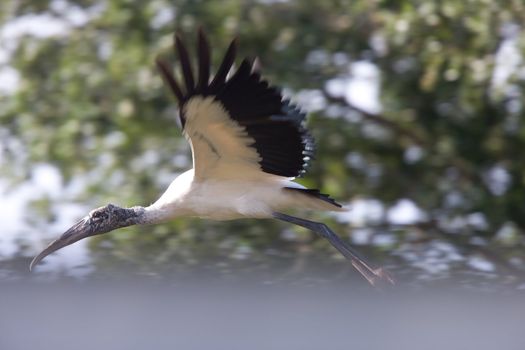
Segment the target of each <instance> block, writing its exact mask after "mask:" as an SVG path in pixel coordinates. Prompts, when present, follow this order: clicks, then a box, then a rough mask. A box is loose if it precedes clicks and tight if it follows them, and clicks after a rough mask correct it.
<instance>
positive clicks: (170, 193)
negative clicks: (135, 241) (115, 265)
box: [30, 30, 393, 284]
mask: <svg viewBox="0 0 525 350" xmlns="http://www.w3.org/2000/svg"><path fill="white" fill-rule="evenodd" d="M197 41H198V44H197V56H198V60H197V74H196V75H195V76H194V70H193V67H192V62H191V60H190V55H189V54H188V50H187V48H186V46H185V44H184V43H183V41H182V39H181V37H180V35H178V34H175V36H174V48H175V50H176V52H177V53H178V57H179V61H180V69H181V73H182V77H183V84H182V83H180V82H178V81H177V79H176V78H175V73H174V67H173V64H172V62H170V61H169V60H166V59H164V58H161V57H160V56H159V57H158V58H157V60H156V64H157V67H158V70H159V72H160V74H161V75H162V77H163V79H164V81H165V83H166V84H167V85H168V86H169V88H170V89H171V92H172V93H173V94H174V95H175V97H176V98H177V100H178V106H179V118H180V122H181V125H182V132H183V134H184V136H185V137H186V139H187V140H188V142H189V143H190V146H191V151H192V158H193V168H192V169H190V170H188V171H186V172H184V173H182V174H181V175H179V176H178V177H177V178H175V180H174V181H173V182H172V183H171V184H170V185H169V187H168V189H167V190H166V191H165V192H164V193H163V194H162V195H161V196H160V198H159V199H158V200H157V201H156V202H155V203H153V204H151V205H150V206H147V207H143V206H135V207H131V208H121V207H119V206H116V205H113V204H108V205H106V206H103V207H100V208H97V209H95V210H93V211H91V212H90V213H89V214H88V215H87V216H85V217H84V218H83V219H81V220H80V221H79V222H78V223H76V224H75V225H74V226H73V227H71V228H70V229H69V230H67V231H66V232H65V233H64V234H63V235H62V236H60V237H59V238H58V239H56V240H55V241H53V242H51V243H50V244H49V246H48V247H47V248H45V249H44V250H43V251H42V252H41V253H40V254H38V255H37V256H36V257H35V258H34V259H33V261H32V262H31V265H30V269H33V267H34V266H35V265H36V264H38V263H39V262H40V261H41V260H42V259H43V258H44V257H46V256H47V255H49V254H51V253H53V252H54V251H56V250H58V249H61V248H63V247H65V246H68V245H70V244H72V243H75V242H77V241H79V240H81V239H84V238H86V237H91V236H95V235H100V234H103V233H107V232H110V231H113V230H115V229H118V228H122V227H126V226H130V225H147V224H155V223H161V222H165V221H168V220H171V219H174V218H178V217H182V216H192V217H200V218H206V219H212V220H232V219H239V218H275V219H278V220H281V221H285V222H288V223H292V224H295V225H299V226H302V227H304V228H307V229H309V230H311V231H313V232H315V233H317V234H319V235H320V236H321V237H323V238H325V239H327V240H328V242H330V244H332V245H333V246H334V247H335V248H336V249H337V250H338V251H339V252H341V254H343V255H344V256H345V257H346V258H347V259H349V260H350V261H351V263H352V265H353V266H354V267H355V268H356V269H357V271H359V272H360V273H361V274H362V275H363V276H364V277H365V278H366V279H367V280H368V282H370V283H371V284H375V283H376V282H378V281H381V280H383V281H387V282H390V283H393V280H392V278H391V277H390V276H389V274H388V273H387V272H386V271H385V270H384V269H383V268H373V267H371V266H370V264H368V263H367V262H366V261H365V260H364V259H363V258H361V257H360V256H359V254H358V253H357V252H356V251H355V250H354V249H353V248H352V247H351V246H350V244H349V243H347V242H345V241H344V240H343V239H341V238H340V237H339V236H338V235H337V234H336V233H334V232H333V231H332V230H330V228H328V227H327V226H326V225H325V224H323V223H320V222H315V221H310V220H307V219H304V218H300V217H295V216H291V215H288V214H285V213H284V211H286V210H288V209H309V210H324V211H341V210H344V209H343V208H342V206H341V205H340V204H338V203H337V202H336V201H335V200H334V199H332V198H331V197H329V196H328V195H325V194H322V193H320V191H319V190H317V189H309V188H305V187H304V186H302V185H300V184H298V183H296V182H294V181H293V180H294V178H296V177H298V176H300V175H302V174H303V173H304V172H305V170H306V167H307V165H308V163H309V161H310V159H311V158H312V155H313V152H314V141H313V138H312V136H311V135H310V133H309V132H308V130H307V129H306V127H305V125H304V120H305V117H306V114H305V113H303V112H302V111H301V110H300V109H299V108H298V107H297V106H295V105H294V104H292V103H291V102H290V101H289V100H288V99H285V98H283V96H282V95H281V93H280V91H279V90H278V89H277V88H275V87H273V86H270V85H269V84H268V82H267V81H265V80H263V79H262V78H261V75H260V72H259V71H260V69H259V65H258V63H257V60H254V61H251V60H249V59H244V60H243V61H242V62H241V63H240V65H239V66H238V68H237V69H236V70H235V71H234V72H231V71H232V70H233V69H232V67H233V65H234V63H235V56H236V50H237V40H236V39H234V40H233V41H232V42H231V44H230V45H229V47H228V48H227V50H226V53H225V55H224V58H223V60H222V63H221V64H220V66H219V68H218V69H217V71H216V72H215V75H214V76H213V77H211V76H210V61H211V52H210V46H209V43H208V39H207V37H206V35H205V34H204V32H203V31H202V30H199V33H198V40H197Z"/></svg>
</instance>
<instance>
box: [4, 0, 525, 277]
mask: <svg viewBox="0 0 525 350" xmlns="http://www.w3.org/2000/svg"><path fill="white" fill-rule="evenodd" d="M60 3H61V4H62V5H64V4H66V6H62V8H66V11H61V10H59V9H57V6H56V4H57V1H23V0H20V1H17V2H16V5H13V4H12V3H10V2H3V3H2V4H1V5H0V11H1V17H0V18H1V19H2V20H3V21H4V22H6V21H9V20H12V19H14V18H17V17H20V16H23V15H27V14H42V13H48V14H51V15H52V16H54V17H57V18H62V19H65V20H66V21H67V20H68V17H67V16H68V15H67V13H68V11H67V9H68V8H69V9H71V8H80V9H84V10H86V11H88V12H90V13H94V14H93V15H92V18H91V19H90V20H89V21H87V22H86V23H85V24H82V25H78V26H75V25H73V26H72V27H71V30H70V31H69V32H68V33H67V34H65V35H59V36H55V37H51V38H46V39H41V38H36V37H32V36H26V37H24V38H23V39H22V40H21V41H20V43H19V45H18V48H17V49H16V52H14V56H13V57H12V59H11V62H10V63H11V64H12V65H13V66H14V67H15V68H16V69H17V70H18V71H19V72H20V74H21V77H22V81H21V87H20V89H19V90H18V91H17V92H16V93H15V94H14V95H8V96H2V97H0V123H1V127H2V128H5V129H7V130H8V131H9V134H10V135H12V136H14V137H16V138H18V139H20V140H21V141H22V143H23V145H24V146H25V148H26V151H27V155H28V157H27V159H26V160H25V162H24V165H25V167H24V169H25V173H24V172H22V173H16V174H15V173H13V172H12V171H11V170H9V169H2V171H1V174H2V175H3V176H11V177H12V178H18V180H19V181H23V179H24V178H26V177H27V176H28V174H29V173H30V171H31V168H32V165H33V164H35V163H52V164H54V165H56V166H57V167H58V168H59V169H60V171H61V172H62V175H63V176H64V179H65V181H66V182H69V181H72V180H73V179H75V178H82V179H85V181H86V183H87V184H88V185H89V188H88V189H87V190H86V191H85V192H84V193H83V195H82V196H79V198H76V200H78V201H83V202H85V203H90V204H93V206H94V207H95V206H99V205H102V204H105V203H106V202H113V203H117V204H121V205H135V204H142V205H147V204H148V203H150V202H153V201H154V200H155V199H156V198H157V196H158V195H159V194H160V193H161V192H162V191H163V190H164V189H165V188H166V186H167V185H168V183H169V181H171V179H172V178H173V177H174V176H175V175H176V174H177V173H179V172H182V171H184V170H185V169H187V168H188V167H189V166H191V159H190V157H189V147H188V146H187V145H186V142H185V140H184V139H183V137H181V133H180V131H179V129H178V127H177V124H176V123H177V122H176V110H177V109H176V105H175V103H174V99H172V98H171V96H169V91H168V89H166V88H165V87H164V86H163V84H162V81H161V79H160V77H159V75H158V74H157V72H156V70H155V68H154V65H153V62H154V58H155V56H156V55H158V54H164V55H169V54H171V40H172V34H173V32H174V31H175V30H177V29H178V30H180V31H182V32H183V33H184V36H185V38H186V41H187V42H188V43H193V42H194V41H195V37H196V30H197V28H198V27H199V26H202V27H203V28H205V30H206V31H207V33H208V34H209V37H210V42H211V43H212V46H213V47H214V49H215V51H214V53H215V55H214V57H213V59H214V62H215V66H216V64H217V61H218V59H220V57H221V55H222V52H223V50H224V48H225V47H226V46H227V44H228V42H229V40H231V38H232V37H234V36H238V37H239V38H240V56H251V57H254V56H259V57H260V59H261V62H262V66H263V75H264V76H265V77H266V78H267V79H268V80H269V81H271V82H272V83H273V84H276V85H279V86H282V87H284V88H285V92H286V93H287V94H288V95H289V96H291V98H292V99H294V98H296V97H297V96H300V95H301V93H305V92H308V93H312V92H313V93H315V94H316V95H315V96H317V97H318V98H319V99H320V101H321V107H320V108H317V109H316V110H315V111H314V112H313V113H312V114H311V118H310V121H309V126H310V127H311V129H312V131H313V134H314V136H315V137H316V140H317V144H318V152H317V155H318V156H317V160H316V161H315V162H314V164H313V166H312V168H311V169H310V172H309V173H308V174H307V176H306V177H305V179H301V180H300V181H301V182H302V183H304V184H305V185H308V186H312V187H316V188H321V189H322V190H323V191H324V192H329V193H331V194H332V195H333V197H334V198H337V199H339V200H342V201H349V200H350V199H352V198H356V197H364V198H375V199H378V200H379V201H381V202H382V203H383V204H384V205H385V206H386V207H388V206H391V205H394V204H395V203H396V202H397V201H398V200H400V199H403V198H406V199H410V200H412V201H414V202H415V203H416V204H417V205H418V206H419V207H421V208H422V209H423V210H424V211H425V213H426V221H423V222H421V223H418V224H416V225H412V226H411V228H400V229H396V230H393V231H392V230H391V231H390V232H393V234H394V235H396V237H397V238H399V242H398V243H397V244H402V243H403V242H405V241H406V239H407V237H412V236H413V234H414V232H416V235H417V237H418V239H426V237H434V238H435V236H432V235H431V233H436V234H437V235H438V236H439V237H454V238H453V240H454V241H455V240H456V239H457V237H459V239H461V242H462V243H466V242H469V239H470V238H471V237H483V239H486V240H488V241H494V240H495V239H496V238H495V237H497V233H498V232H500V231H501V230H502V228H504V227H506V228H509V227H511V228H512V232H513V233H514V234H519V233H523V232H524V231H525V209H524V208H525V206H524V204H525V203H524V202H525V201H524V199H525V153H524V152H523V150H524V149H525V124H524V118H523V117H524V109H523V101H524V96H523V87H524V83H525V62H524V59H523V52H524V48H525V35H524V32H523V23H525V3H524V2H523V1H521V0H503V1H498V2H494V1H488V0H467V1H456V0H440V1H437V0H435V1H415V0H398V1H386V0H385V1H379V0H375V1H369V0H351V1H350V0H348V1H346V0H329V1H312V0H304V1H299V0H296V1H293V0H290V1H249V0H245V1H242V0H227V1H182V0H177V1H163V0H156V1H148V2H144V1H138V0H106V1H88V0H83V1H62V2H60ZM53 4H54V5H53ZM509 47H510V51H511V53H510V54H509V53H508V52H509ZM513 53H514V56H516V55H517V56H518V58H517V59H516V58H515V57H514V58H513V57H511V54H513ZM353 62H369V63H371V64H373V65H375V67H377V69H378V71H379V72H380V91H379V98H380V103H381V112H379V113H372V112H367V111H364V110H362V109H360V108H357V107H356V106H354V105H351V104H350V103H349V101H348V100H347V99H344V98H342V97H341V96H340V95H337V94H334V93H332V92H331V91H329V89H328V88H327V84H328V82H329V81H331V80H334V79H340V80H343V81H344V79H350V78H351V75H352V72H351V69H350V67H351V64H352V63H353ZM501 67H503V68H506V69H507V70H509V69H510V72H508V74H507V75H505V76H504V78H503V79H498V78H497V77H499V76H501V74H502V73H501V71H500V70H501V69H503V68H501ZM6 155H7V156H8V157H11V158H10V159H11V160H12V161H13V162H15V161H16V159H17V157H18V156H19V155H17V154H16V153H9V149H7V152H6ZM473 217H476V218H478V220H477V221H473V220H471V219H472V218H473ZM332 224H333V225H334V227H336V228H337V229H338V231H339V232H341V233H347V234H351V232H352V228H351V227H350V226H349V225H347V224H344V223H336V222H332ZM373 224H374V225H376V226H381V225H384V226H386V227H387V228H388V227H389V223H388V221H387V220H386V215H383V217H382V218H380V219H379V220H375V222H373ZM283 229H284V226H283V225H280V224H279V223H273V222H271V221H257V222H252V221H248V220H246V221H239V222H229V223H209V222H204V221H199V220H180V221H176V222H174V223H172V224H169V225H159V226H155V227H147V228H135V229H127V230H124V231H122V232H120V233H117V234H113V235H106V236H107V237H101V238H99V239H97V240H94V242H95V243H93V244H94V245H95V246H96V248H97V249H94V254H96V256H97V257H98V259H97V262H98V264H101V265H104V266H105V267H106V268H109V269H111V266H112V265H119V264H122V263H124V264H131V265H136V266H137V267H138V268H139V269H140V268H143V269H144V273H148V272H149V271H151V270H155V269H159V268H161V267H163V266H169V268H171V269H174V268H176V266H178V263H179V262H181V261H184V262H185V263H186V264H188V262H189V263H190V264H191V261H194V260H195V261H198V260H199V257H201V256H208V257H211V258H212V259H213V257H216V258H217V260H218V261H220V260H221V256H224V255H226V256H235V254H237V253H238V252H239V251H247V250H248V251H251V252H252V256H251V257H250V259H254V260H255V261H259V260H257V259H260V262H261V264H264V263H270V262H269V261H270V260H271V259H270V258H269V257H268V255H267V254H266V253H264V252H267V251H269V250H271V249H273V248H276V249H277V248H279V249H280V251H284V252H286V251H290V252H291V255H292V256H293V254H294V253H293V252H296V251H297V249H299V248H298V247H303V248H304V246H305V244H304V243H308V241H309V239H310V236H308V235H307V233H306V232H304V231H298V232H299V233H298V234H299V236H297V237H298V238H297V237H296V238H295V239H293V240H285V239H283V238H280V237H281V236H280V231H282V230H283ZM174 232H175V234H174ZM408 233H411V234H412V236H411V235H410V234H408ZM456 234H459V235H457V237H456ZM519 237H521V236H519ZM519 241H521V238H520V239H519ZM316 243H317V244H315V245H314V247H316V248H319V249H318V250H316V251H320V250H322V252H323V254H325V256H326V255H327V254H332V253H333V252H332V251H331V250H330V249H329V247H327V246H326V245H325V244H324V243H323V242H321V241H318V242H316ZM306 245H308V244H306ZM181 247H183V248H181ZM388 248H393V247H388ZM363 249H364V250H365V251H366V252H367V253H368V254H372V253H374V252H375V253H378V254H379V253H381V251H380V250H378V249H372V248H368V249H365V248H363ZM257 252H260V254H261V255H260V256H258V255H257V254H258V253H257ZM333 255H334V256H336V254H333ZM283 256H287V255H286V254H284V255H283ZM381 256H382V257H383V258H386V257H384V256H383V255H381ZM376 258H377V259H381V257H379V256H376ZM506 258H508V256H506V257H504V259H503V260H505V259H506ZM192 259H193V260H192ZM231 261H237V262H236V264H238V265H242V264H243V260H242V259H237V260H235V259H232V260H231ZM231 261H230V262H229V263H232V262H231ZM167 262H171V263H170V264H167ZM152 266H153V268H152ZM345 266H346V265H345ZM166 268H168V267H166Z"/></svg>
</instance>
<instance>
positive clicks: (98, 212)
mask: <svg viewBox="0 0 525 350" xmlns="http://www.w3.org/2000/svg"><path fill="white" fill-rule="evenodd" d="M143 212H144V208H142V207H134V208H121V207H118V206H116V205H113V204H108V205H106V206H104V207H100V208H97V209H94V210H92V211H91V212H90V213H89V214H88V215H87V216H85V217H84V218H82V220H80V221H79V222H77V223H76V224H75V225H73V226H72V227H71V228H70V229H69V230H67V231H66V232H65V233H64V234H62V236H60V237H59V238H58V239H56V240H54V241H53V242H51V244H49V246H47V248H46V249H44V250H43V251H42V252H41V253H40V254H38V255H37V256H36V257H35V258H34V259H33V261H31V265H30V266H29V269H33V267H34V266H35V265H36V264H38V263H39V262H40V261H41V260H42V259H43V258H45V257H46V256H48V255H49V254H51V253H53V252H55V251H57V250H58V249H60V248H63V247H66V246H68V245H70V244H73V243H75V242H77V241H80V240H81V239H84V238H87V237H91V236H96V235H100V234H103V233H106V232H110V231H113V230H115V229H117V228H121V227H126V226H130V225H134V224H137V223H139V220H140V216H141V215H142V213H143Z"/></svg>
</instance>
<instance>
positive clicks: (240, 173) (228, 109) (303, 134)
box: [157, 30, 314, 179]
mask: <svg viewBox="0 0 525 350" xmlns="http://www.w3.org/2000/svg"><path fill="white" fill-rule="evenodd" d="M236 47H237V43H236V40H233V41H232V43H231V44H230V46H229V47H228V49H227V51H226V54H225V56H224V59H223V61H222V63H221V65H220V67H219V69H218V70H217V72H216V73H215V76H214V77H213V79H210V58H211V56H210V49H209V44H208V40H207V38H206V36H205V34H204V33H203V31H202V30H200V31H199V35H198V46H197V53H198V75H197V80H196V81H195V79H194V75H193V69H192V64H191V61H190V58H189V54H188V51H187V49H186V47H185V45H184V43H183V42H182V40H181V39H180V37H179V36H178V35H176V36H175V48H176V50H177V52H178V56H179V60H180V66H181V71H182V76H183V79H184V88H182V87H181V84H179V83H178V82H177V80H176V79H175V77H174V73H173V67H172V65H171V64H170V63H169V62H168V61H166V60H163V59H162V58H157V66H158V68H159V70H160V72H161V74H162V76H163V78H164V80H165V82H166V83H167V84H168V86H169V87H170V88H171V90H172V92H173V93H174V95H175V96H176V97H177V99H178V101H179V108H180V118H181V124H182V126H183V132H184V134H185V136H186V138H188V140H189V142H190V144H191V147H192V153H193V166H194V169H195V177H197V178H201V179H204V178H222V177H226V178H244V177H250V178H253V177H254V176H256V174H258V173H259V174H261V173H262V172H264V173H268V174H273V175H277V176H283V177H296V176H300V175H301V174H302V173H303V172H304V171H305V169H306V166H307V164H308V161H309V160H310V158H311V157H312V155H313V151H314V144H313V138H312V137H311V136H310V134H309V133H308V131H307V130H306V128H305V127H304V125H303V122H304V119H305V114H304V113H302V112H301V111H299V109H298V108H297V107H296V106H294V105H292V104H291V103H290V102H289V101H288V100H286V99H283V97H282V95H281V93H280V92H279V91H278V90H277V89H276V88H275V87H271V86H269V85H268V83H267V82H266V81H265V80H262V79H261V77H260V74H259V72H258V71H257V69H256V64H253V63H251V62H250V61H249V60H247V59H245V60H243V61H242V63H241V64H240V66H239V68H238V69H237V70H236V71H235V73H233V74H232V75H231V77H228V73H229V72H230V70H231V67H232V65H233V63H234V61H235V53H236ZM210 80H211V81H210Z"/></svg>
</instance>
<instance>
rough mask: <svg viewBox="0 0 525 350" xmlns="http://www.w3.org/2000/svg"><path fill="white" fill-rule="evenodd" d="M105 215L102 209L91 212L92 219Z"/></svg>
mask: <svg viewBox="0 0 525 350" xmlns="http://www.w3.org/2000/svg"><path fill="white" fill-rule="evenodd" d="M105 216H106V214H105V213H104V212H102V211H95V212H94V213H93V214H91V218H92V219H102V218H104V217H105Z"/></svg>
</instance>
